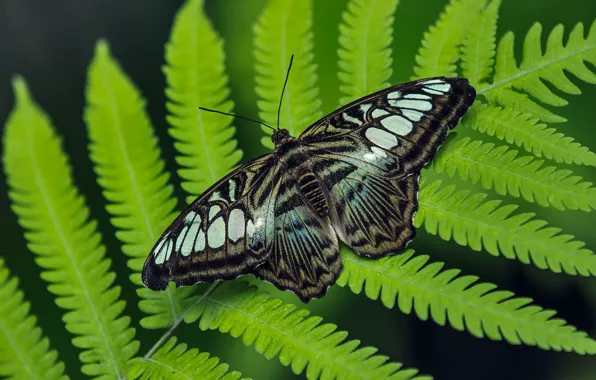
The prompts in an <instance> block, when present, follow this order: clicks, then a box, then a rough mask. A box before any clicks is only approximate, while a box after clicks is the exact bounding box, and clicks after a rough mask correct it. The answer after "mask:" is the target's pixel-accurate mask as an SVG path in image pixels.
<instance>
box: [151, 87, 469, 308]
mask: <svg viewBox="0 0 596 380" xmlns="http://www.w3.org/2000/svg"><path fill="white" fill-rule="evenodd" d="M474 98H475V91H474V89H473V88H472V87H471V86H470V84H469V83H468V81H467V80H466V79H463V78H442V77H440V78H430V79H424V80H419V81H414V82H410V83H405V84H402V85H398V86H394V87H390V88H388V89H386V90H383V91H379V92H377V93H375V94H372V95H369V96H366V97H364V98H362V99H360V100H357V101H355V102H353V103H351V104H349V105H347V106H345V107H342V108H340V109H339V110H337V111H335V112H333V113H331V114H330V115H328V116H326V117H324V118H323V119H321V120H320V121H318V122H317V123H315V124H313V125H312V126H310V127H309V128H308V129H307V130H306V131H305V132H304V133H303V134H302V135H301V136H300V138H299V139H296V138H294V137H291V136H289V135H288V132H287V130H279V131H277V132H276V133H274V135H273V137H272V139H273V141H274V143H275V151H274V152H273V153H272V154H270V155H266V156H262V157H260V158H258V159H256V160H254V161H252V162H250V163H248V164H247V165H245V166H243V167H241V168H239V169H237V170H235V171H234V172H232V173H231V174H229V175H228V176H226V177H225V178H224V179H222V180H221V181H219V182H218V183H217V184H215V185H214V186H213V187H212V188H210V189H209V190H207V191H206V192H205V194H203V195H201V196H200V197H199V198H198V199H197V200H196V201H195V202H193V203H192V204H191V205H190V206H189V207H188V208H187V209H186V210H185V211H184V212H183V213H182V214H181V215H180V216H179V217H178V218H177V219H176V220H175V221H174V222H173V223H172V225H171V226H170V227H169V228H168V229H167V230H166V231H165V232H164V234H163V235H162V236H161V238H160V239H159V240H158V241H157V243H156V244H155V246H154V247H153V249H152V251H151V253H150V255H149V257H148V258H147V261H146V262H145V266H144V268H143V282H144V283H145V285H146V286H148V287H149V288H151V289H165V288H166V287H167V284H168V282H169V281H173V282H175V283H176V285H177V286H181V285H190V284H193V283H196V282H209V281H215V280H221V279H232V278H235V277H237V276H238V275H240V274H243V273H252V274H254V275H256V276H257V277H259V278H261V279H264V280H267V281H269V282H271V283H273V284H274V285H276V286H277V287H278V288H280V289H284V290H291V291H292V292H294V293H296V294H297V295H298V297H300V299H301V300H303V301H305V302H308V301H309V300H310V299H311V298H318V297H321V296H322V295H324V294H325V292H326V290H327V287H328V286H329V285H331V284H333V283H334V282H335V281H336V280H337V278H338V276H339V274H340V272H341V268H342V263H341V259H340V257H339V253H338V252H339V247H338V237H339V239H340V240H342V241H343V242H345V243H346V244H347V245H349V246H350V247H351V248H352V249H353V250H354V251H355V252H356V253H358V254H360V255H363V256H368V257H382V256H385V255H390V254H395V253H399V252H400V251H401V250H403V249H404V248H405V246H406V244H407V243H408V242H409V241H410V240H411V239H412V238H413V237H414V234H415V230H414V226H413V217H414V214H415V213H416V211H417V209H418V177H419V175H420V170H421V169H422V168H423V167H424V166H425V165H426V164H427V163H428V162H430V160H432V158H433V157H434V156H435V154H436V152H437V149H438V148H439V147H440V145H441V144H442V143H443V141H444V140H445V138H446V136H447V133H448V131H449V129H451V128H454V127H455V125H456V124H457V123H458V121H459V119H460V118H461V117H462V116H463V115H464V114H465V113H466V111H467V110H468V108H469V107H470V106H471V105H472V102H473V101H474Z"/></svg>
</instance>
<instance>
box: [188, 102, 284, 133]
mask: <svg viewBox="0 0 596 380" xmlns="http://www.w3.org/2000/svg"><path fill="white" fill-rule="evenodd" d="M199 109H200V110H203V111H208V112H213V113H219V114H221V115H226V116H233V117H237V118H238V119H243V120H248V121H252V122H253V123H257V124H261V125H263V126H265V127H267V128H270V129H272V130H273V131H275V128H273V127H272V126H270V125H269V124H265V123H263V122H262V121H258V120H255V119H251V118H249V117H244V116H239V115H235V114H233V113H227V112H222V111H218V110H212V109H210V108H205V107H199Z"/></svg>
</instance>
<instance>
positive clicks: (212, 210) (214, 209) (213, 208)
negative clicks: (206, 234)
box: [209, 205, 221, 220]
mask: <svg viewBox="0 0 596 380" xmlns="http://www.w3.org/2000/svg"><path fill="white" fill-rule="evenodd" d="M220 210H221V207H219V205H213V206H211V208H210V209H209V220H211V219H213V217H214V216H215V215H217V213H218V212H219V211H220Z"/></svg>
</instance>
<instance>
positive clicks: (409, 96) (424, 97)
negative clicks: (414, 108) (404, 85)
mask: <svg viewBox="0 0 596 380" xmlns="http://www.w3.org/2000/svg"><path fill="white" fill-rule="evenodd" d="M404 99H420V100H431V99H432V98H431V97H430V96H428V95H424V94H407V95H404Z"/></svg>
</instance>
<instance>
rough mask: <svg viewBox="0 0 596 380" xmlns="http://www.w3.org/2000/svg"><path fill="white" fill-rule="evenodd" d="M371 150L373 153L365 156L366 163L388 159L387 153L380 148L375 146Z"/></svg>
mask: <svg viewBox="0 0 596 380" xmlns="http://www.w3.org/2000/svg"><path fill="white" fill-rule="evenodd" d="M370 150H371V151H372V153H365V154H364V159H365V160H366V161H371V162H373V161H377V160H378V159H381V158H385V157H387V154H386V153H385V151H384V150H383V149H380V148H379V147H376V146H373V147H371V148H370Z"/></svg>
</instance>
